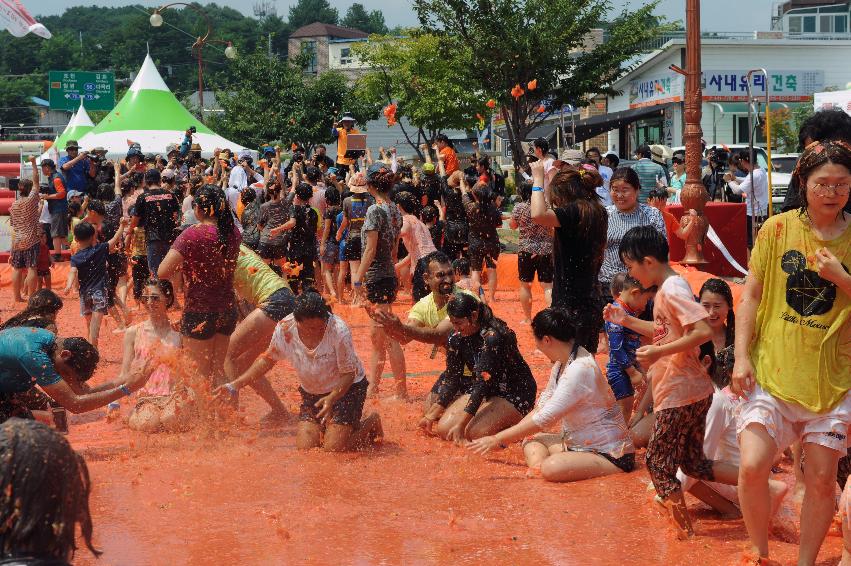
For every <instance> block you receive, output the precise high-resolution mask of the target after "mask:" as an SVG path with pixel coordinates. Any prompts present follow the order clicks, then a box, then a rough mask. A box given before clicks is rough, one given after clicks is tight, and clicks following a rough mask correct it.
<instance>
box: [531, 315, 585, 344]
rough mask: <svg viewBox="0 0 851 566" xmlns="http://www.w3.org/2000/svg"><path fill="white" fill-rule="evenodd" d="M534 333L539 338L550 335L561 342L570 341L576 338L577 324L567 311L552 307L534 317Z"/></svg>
mask: <svg viewBox="0 0 851 566" xmlns="http://www.w3.org/2000/svg"><path fill="white" fill-rule="evenodd" d="M532 334H534V335H535V338H536V339H538V340H541V339H543V338H544V336H549V337H551V338H555V339H556V340H558V341H559V342H570V341H571V340H573V339H574V338H576V324H575V322H574V318H572V317H571V316H570V315H569V314H568V313H567V311H564V310H562V309H559V308H552V307H550V308H546V309H544V310H542V311H540V312H539V313H538V314H536V315H535V317H534V318H533V319H532Z"/></svg>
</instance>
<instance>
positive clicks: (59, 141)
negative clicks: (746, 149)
mask: <svg viewBox="0 0 851 566" xmlns="http://www.w3.org/2000/svg"><path fill="white" fill-rule="evenodd" d="M94 127H95V124H94V122H92V119H91V118H90V117H89V114H88V112H86V108H85V107H84V106H83V101H82V100H81V101H80V107H79V108H78V109H77V111H76V112H74V113H73V114H72V115H71V119H70V120H69V121H68V125H67V126H65V129H64V130H62V133H61V134H59V135H58V136H57V137H56V139H55V140H53V145H51V146H50V149H48V150H47V151H45V152H44V153H43V154H42V156H41V157H40V159H45V158H50V159H53V160H54V161H57V160H58V159H59V157H60V156H61V155H63V153H64V152H65V144H66V143H68V141H69V140H76V141H77V143H79V141H80V138H82V137H83V136H85V135H86V134H88V133H89V132H91V131H92V130H93V129H94Z"/></svg>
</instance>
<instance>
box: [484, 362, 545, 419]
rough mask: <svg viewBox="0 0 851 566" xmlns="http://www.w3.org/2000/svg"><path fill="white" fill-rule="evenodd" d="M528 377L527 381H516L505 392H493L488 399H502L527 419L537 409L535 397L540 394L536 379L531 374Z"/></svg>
mask: <svg viewBox="0 0 851 566" xmlns="http://www.w3.org/2000/svg"><path fill="white" fill-rule="evenodd" d="M527 375H528V377H527V379H515V380H514V381H513V382H512V383H511V384H509V386H508V388H506V390H505V391H496V392H491V393H490V394H489V395H488V397H502V398H503V399H505V400H506V401H508V402H509V403H511V404H512V405H514V408H515V409H517V412H518V413H520V414H521V415H523V416H524V417H525V416H526V415H527V414H528V413H529V412H531V411H532V409H534V408H535V396H536V394H537V393H538V385H537V383H535V378H534V377H532V374H531V373H529V374H527Z"/></svg>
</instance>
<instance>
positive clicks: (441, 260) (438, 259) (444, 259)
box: [423, 250, 452, 272]
mask: <svg viewBox="0 0 851 566" xmlns="http://www.w3.org/2000/svg"><path fill="white" fill-rule="evenodd" d="M423 260H424V261H425V266H426V272H428V271H429V270H430V269H431V264H432V263H436V264H438V265H447V264H448V265H452V260H451V259H449V256H448V255H446V254H445V253H443V252H442V251H440V250H436V251H433V252H431V253H429V254H426V255H425V256H424V257H423Z"/></svg>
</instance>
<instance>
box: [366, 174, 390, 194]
mask: <svg viewBox="0 0 851 566" xmlns="http://www.w3.org/2000/svg"><path fill="white" fill-rule="evenodd" d="M395 180H396V175H395V174H394V173H393V171H391V170H390V169H389V168H387V169H381V170H380V171H375V172H373V173H372V174H370V175H367V177H366V182H367V184H368V185H369V186H370V187H372V188H373V189H375V190H376V191H378V192H379V193H382V194H387V193H389V192H390V191H391V190H392V189H393V185H394V182H395Z"/></svg>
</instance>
